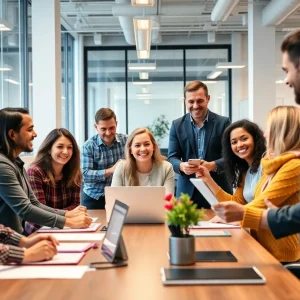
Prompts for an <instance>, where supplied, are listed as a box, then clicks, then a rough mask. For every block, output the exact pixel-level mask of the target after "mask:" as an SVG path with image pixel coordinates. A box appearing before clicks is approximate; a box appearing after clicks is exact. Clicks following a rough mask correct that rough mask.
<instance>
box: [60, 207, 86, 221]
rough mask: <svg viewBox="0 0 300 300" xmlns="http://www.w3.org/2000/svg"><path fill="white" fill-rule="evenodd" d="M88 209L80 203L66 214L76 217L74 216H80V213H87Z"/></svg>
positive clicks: (66, 215) (68, 216) (69, 216)
mask: <svg viewBox="0 0 300 300" xmlns="http://www.w3.org/2000/svg"><path fill="white" fill-rule="evenodd" d="M86 211H87V209H86V207H85V206H81V205H79V206H77V207H76V208H74V209H72V210H69V211H67V212H66V214H65V217H67V218H74V217H76V216H79V215H87V213H86Z"/></svg>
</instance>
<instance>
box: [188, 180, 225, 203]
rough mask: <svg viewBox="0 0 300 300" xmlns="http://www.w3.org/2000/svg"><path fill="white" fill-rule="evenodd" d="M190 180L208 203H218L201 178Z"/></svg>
mask: <svg viewBox="0 0 300 300" xmlns="http://www.w3.org/2000/svg"><path fill="white" fill-rule="evenodd" d="M190 181H191V183H192V184H193V185H194V186H195V187H196V188H197V190H198V191H199V192H200V194H202V196H203V197H204V198H205V199H206V200H207V202H208V203H209V204H210V205H214V204H217V203H219V201H218V199H217V198H216V196H215V195H214V194H213V192H212V191H211V190H210V189H209V187H208V186H207V185H206V183H205V182H204V181H203V180H202V179H196V178H191V179H190Z"/></svg>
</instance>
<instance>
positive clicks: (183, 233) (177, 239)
mask: <svg viewBox="0 0 300 300" xmlns="http://www.w3.org/2000/svg"><path fill="white" fill-rule="evenodd" d="M165 201H166V203H165V206H164V207H165V209H166V211H167V215H166V220H167V223H168V227H169V229H170V231H171V234H172V235H171V236H170V239H169V254H170V263H171V264H172V265H191V264H194V263H195V237H194V236H192V235H190V234H189V232H190V227H189V226H190V225H197V224H198V222H199V221H200V220H201V219H202V218H203V217H204V216H205V210H204V209H203V208H202V209H200V210H197V204H194V203H193V201H192V200H191V199H190V196H189V195H187V194H181V196H180V198H178V199H176V197H175V196H173V195H172V194H168V195H166V196H165Z"/></svg>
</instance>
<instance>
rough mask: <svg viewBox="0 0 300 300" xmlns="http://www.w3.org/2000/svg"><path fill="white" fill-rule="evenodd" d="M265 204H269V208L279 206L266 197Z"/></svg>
mask: <svg viewBox="0 0 300 300" xmlns="http://www.w3.org/2000/svg"><path fill="white" fill-rule="evenodd" d="M264 201H265V204H266V205H267V207H268V208H278V207H277V206H275V205H274V204H273V203H272V202H271V201H269V200H268V199H265V200H264Z"/></svg>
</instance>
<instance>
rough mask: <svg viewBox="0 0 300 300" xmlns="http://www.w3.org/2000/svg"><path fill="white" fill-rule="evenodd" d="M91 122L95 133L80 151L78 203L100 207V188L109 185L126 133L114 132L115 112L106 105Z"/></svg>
mask: <svg viewBox="0 0 300 300" xmlns="http://www.w3.org/2000/svg"><path fill="white" fill-rule="evenodd" d="M95 122H96V124H95V125H94V126H95V128H96V130H97V132H98V134H96V135H94V136H93V137H91V138H90V139H89V140H87V141H86V142H85V143H84V144H83V146H82V151H81V168H82V175H83V193H82V198H81V204H82V205H84V206H86V207H87V208H88V209H104V208H105V195H104V188H105V187H106V186H110V184H111V180H112V175H113V173H114V171H115V168H116V166H117V163H118V161H119V160H120V159H121V158H123V157H124V148H125V143H126V140H127V136H126V135H124V134H120V133H116V131H117V124H118V123H117V119H116V115H115V113H114V112H113V111H112V110H111V109H109V108H101V109H99V110H98V111H97V112H96V115H95Z"/></svg>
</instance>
